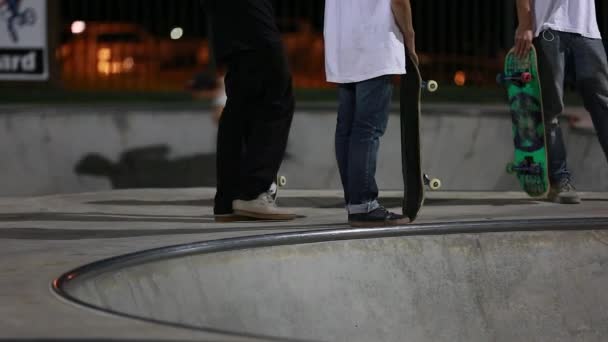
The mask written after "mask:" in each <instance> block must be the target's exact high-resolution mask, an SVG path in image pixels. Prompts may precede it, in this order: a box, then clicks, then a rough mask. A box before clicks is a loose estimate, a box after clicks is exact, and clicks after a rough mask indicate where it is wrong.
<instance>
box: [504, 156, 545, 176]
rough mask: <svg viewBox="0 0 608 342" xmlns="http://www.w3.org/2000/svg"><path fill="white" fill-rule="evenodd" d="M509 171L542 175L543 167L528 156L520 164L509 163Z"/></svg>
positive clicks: (511, 172) (510, 172)
mask: <svg viewBox="0 0 608 342" xmlns="http://www.w3.org/2000/svg"><path fill="white" fill-rule="evenodd" d="M507 173H509V174H513V173H520V174H526V175H542V174H543V169H542V167H541V165H540V164H538V163H535V162H534V160H533V159H532V158H531V157H527V158H526V159H525V160H523V161H522V162H521V163H519V165H516V164H514V163H509V164H507Z"/></svg>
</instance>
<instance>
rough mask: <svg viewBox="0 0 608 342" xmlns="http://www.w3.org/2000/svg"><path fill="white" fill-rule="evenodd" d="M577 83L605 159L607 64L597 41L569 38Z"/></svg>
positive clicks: (607, 140)
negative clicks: (570, 39)
mask: <svg viewBox="0 0 608 342" xmlns="http://www.w3.org/2000/svg"><path fill="white" fill-rule="evenodd" d="M572 53H573V54H574V63H575V65H576V84H577V88H578V90H579V91H580V93H581V95H582V97H583V101H584V104H585V109H587V111H589V113H590V114H591V119H592V120H593V125H594V126H595V130H596V131H597V136H598V139H599V141H600V145H601V146H602V149H603V150H604V155H605V156H606V158H607V159H608V61H607V59H606V50H605V49H604V44H603V43H602V41H601V40H600V39H589V38H585V37H582V36H577V37H574V38H573V39H572Z"/></svg>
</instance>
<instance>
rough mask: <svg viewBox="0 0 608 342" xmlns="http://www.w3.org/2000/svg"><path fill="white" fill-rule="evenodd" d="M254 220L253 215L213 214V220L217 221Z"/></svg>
mask: <svg viewBox="0 0 608 342" xmlns="http://www.w3.org/2000/svg"><path fill="white" fill-rule="evenodd" d="M255 220H256V219H255V218H253V217H247V216H241V215H228V216H215V222H217V223H231V222H250V221H255Z"/></svg>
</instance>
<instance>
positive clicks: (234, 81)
mask: <svg viewBox="0 0 608 342" xmlns="http://www.w3.org/2000/svg"><path fill="white" fill-rule="evenodd" d="M225 83H226V94H227V95H228V101H227V102H226V107H225V108H224V112H223V113H222V117H221V119H220V122H219V131H218V136H217V193H216V195H215V208H214V213H215V214H228V213H231V212H232V201H233V200H235V199H242V200H252V199H254V198H256V197H258V196H259V195H260V194H261V193H263V192H264V191H267V190H268V189H269V188H270V185H271V184H272V182H273V181H274V180H275V178H276V175H277V173H278V171H279V167H280V166H281V162H282V161H283V156H284V154H285V148H286V146H287V139H288V137H289V129H290V127H291V121H292V119H293V113H294V103H295V101H294V96H293V87H292V79H291V74H290V72H289V67H288V65H287V59H286V56H285V53H284V52H283V48H282V47H280V46H278V47H273V48H267V49H263V50H257V51H247V52H242V53H238V54H236V55H233V56H231V57H230V59H229V60H228V72H227V74H226V82H225Z"/></svg>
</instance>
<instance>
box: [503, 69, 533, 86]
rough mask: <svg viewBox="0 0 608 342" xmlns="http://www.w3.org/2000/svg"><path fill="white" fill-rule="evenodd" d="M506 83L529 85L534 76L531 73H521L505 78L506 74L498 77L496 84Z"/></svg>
mask: <svg viewBox="0 0 608 342" xmlns="http://www.w3.org/2000/svg"><path fill="white" fill-rule="evenodd" d="M506 82H515V83H517V84H519V85H524V84H528V83H530V82H532V74H531V73H529V72H521V73H517V74H513V75H512V76H505V75H504V74H498V75H496V83H498V84H499V85H505V83H506Z"/></svg>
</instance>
